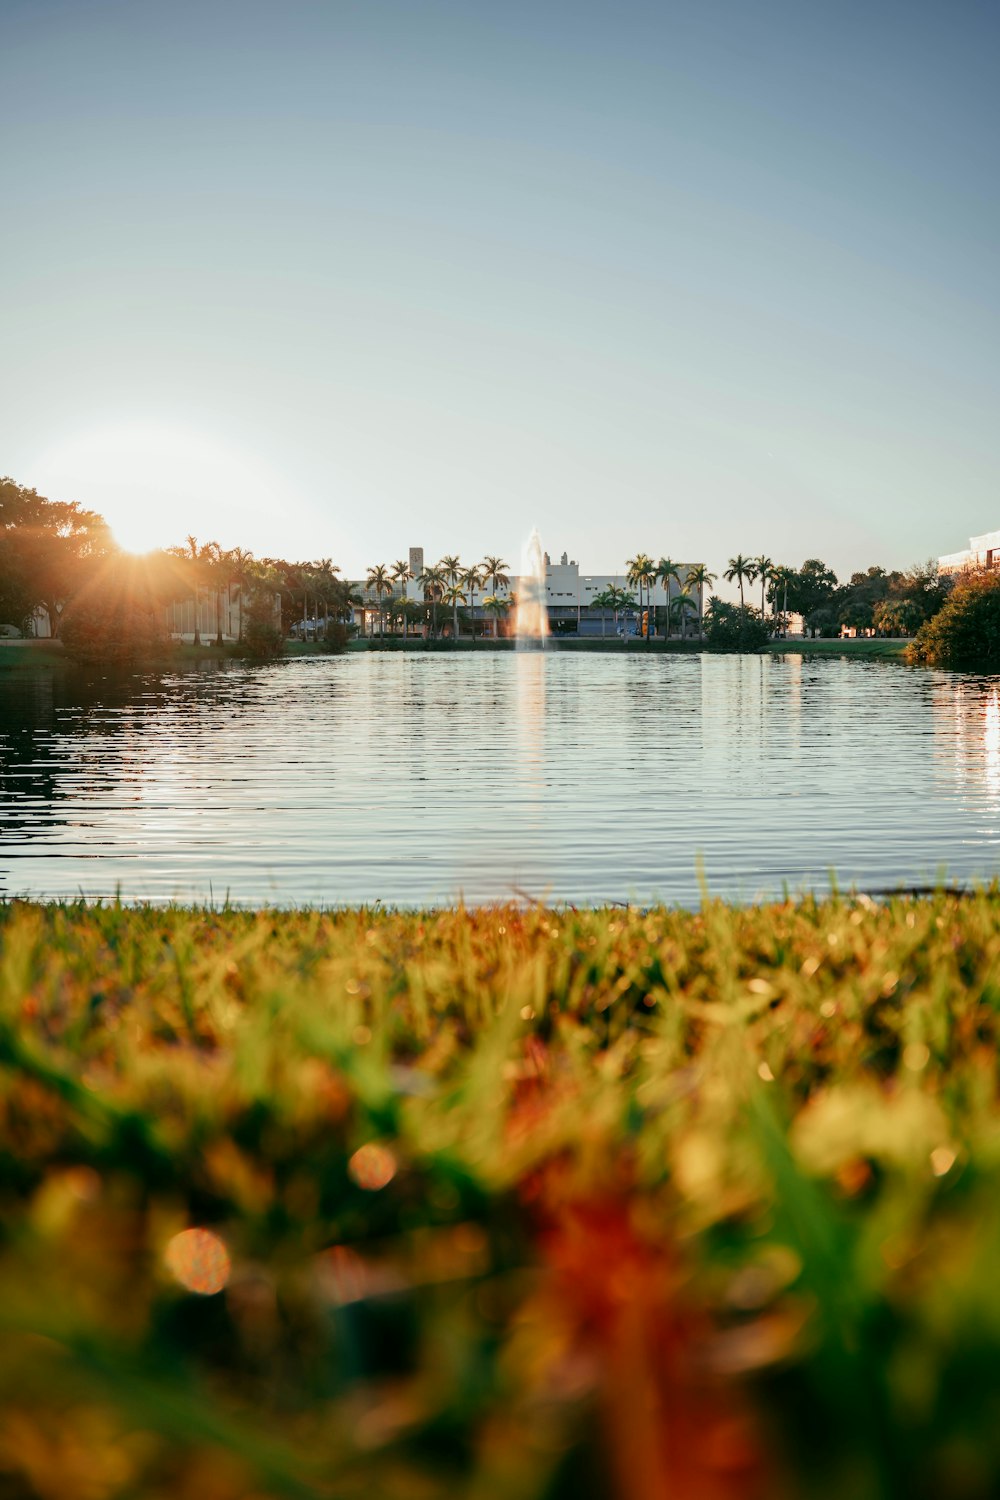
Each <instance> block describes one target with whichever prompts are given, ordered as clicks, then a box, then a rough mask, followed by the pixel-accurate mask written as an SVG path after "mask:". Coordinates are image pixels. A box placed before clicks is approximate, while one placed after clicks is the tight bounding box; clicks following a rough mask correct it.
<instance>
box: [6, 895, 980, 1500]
mask: <svg viewBox="0 0 1000 1500" xmlns="http://www.w3.org/2000/svg"><path fill="white" fill-rule="evenodd" d="M998 976H1000V894H998V893H997V892H992V893H990V894H984V895H979V896H975V897H969V898H964V899H963V898H959V897H956V896H950V895H946V894H941V895H938V896H935V897H933V898H930V899H926V900H912V901H911V900H899V901H893V902H890V903H888V904H886V905H884V906H875V905H873V904H872V903H871V902H869V901H868V900H863V901H859V902H854V901H850V900H835V901H831V902H826V903H813V902H811V901H807V902H805V903H804V904H801V905H791V904H789V905H784V906H777V907H770V908H761V909H748V910H739V909H733V908H727V907H725V906H722V905H715V906H711V907H708V908H706V909H705V910H704V911H703V912H701V913H698V914H685V913H677V912H666V911H652V912H649V913H639V912H635V911H626V910H615V911H603V912H602V911H596V912H590V911H580V912H576V911H559V912H556V911H547V910H543V909H530V910H519V909H514V908H505V909H495V910H484V911H480V912H464V911H461V910H459V911H444V912H440V913H436V914H419V913H416V914H407V915H395V914H392V913H384V912H380V911H370V910H369V911H366V910H361V911H355V912H345V913H341V914H322V913H317V912H289V913H275V912H256V913H253V912H251V913H240V912H232V911H222V912H218V911H217V912H206V911H202V912H198V911H189V910H179V909H171V910H166V911H148V910H128V909H120V908H115V907H110V908H86V907H84V906H69V907H35V906H30V905H25V904H20V903H17V904H13V905H8V906H6V907H0V1200H2V1220H0V1222H2V1223H3V1226H4V1228H3V1235H2V1238H0V1326H2V1329H3V1339H2V1340H0V1491H2V1493H4V1494H6V1495H10V1496H12V1497H14V1496H16V1497H25V1500H29V1497H42V1500H47V1497H57V1496H58V1497H75V1496H87V1497H91V1496H94V1497H97V1500H126V1497H138V1496H141V1497H143V1500H146V1497H162V1500H167V1497H169V1496H175V1495H180V1494H185V1495H197V1496H198V1497H199V1500H248V1497H251V1496H253V1497H256V1500H260V1497H264V1496H300V1497H308V1496H316V1497H320V1496H328V1497H334V1496H335V1497H338V1500H339V1497H350V1496H358V1497H362V1496H374V1495H378V1496H414V1497H427V1500H437V1497H441V1500H445V1497H448V1500H454V1497H469V1500H494V1497H496V1500H532V1497H539V1500H541V1497H543V1496H544V1497H549V1500H562V1497H565V1500H569V1497H571V1496H572V1497H595V1500H596V1497H608V1500H611V1497H614V1500H649V1497H657V1500H658V1497H661V1496H663V1497H666V1496H680V1497H683V1500H715V1497H719V1500H721V1497H724V1496H725V1497H750V1496H754V1497H756V1496H760V1497H762V1500H763V1497H767V1500H774V1497H786V1496H787V1497H793V1496H801V1497H809V1500H813V1497H831V1500H832V1497H835V1496H836V1497H838V1500H840V1497H842V1496H844V1495H848V1494H849V1495H851V1496H852V1497H876V1496H878V1497H881V1496H900V1497H902V1496H906V1497H908V1500H909V1497H921V1496H927V1497H931V1496H940V1495H949V1496H957V1495H961V1496H966V1497H971V1496H983V1497H985V1496H988V1495H994V1494H996V1493H997V1492H998V1488H1000V1429H998V1427H997V1424H996V1421H995V1412H996V1410H997V1403H998V1400H1000V1282H998V1279H997V1276H996V1265H997V1256H998V1254H1000V1209H998V1204H1000V1144H998V1143H1000V1107H998V1100H997V1082H998V1061H1000V1059H998V1053H997V1031H998V1014H1000V978H998Z"/></svg>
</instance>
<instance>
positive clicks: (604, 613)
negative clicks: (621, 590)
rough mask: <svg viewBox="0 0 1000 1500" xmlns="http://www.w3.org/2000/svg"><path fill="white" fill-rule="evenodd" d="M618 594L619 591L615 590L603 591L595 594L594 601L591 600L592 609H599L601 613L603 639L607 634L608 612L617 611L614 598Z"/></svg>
mask: <svg viewBox="0 0 1000 1500" xmlns="http://www.w3.org/2000/svg"><path fill="white" fill-rule="evenodd" d="M617 592H618V591H617V589H615V588H608V589H602V590H601V592H600V593H599V594H595V595H594V597H593V599H591V601H590V607H591V609H599V610H600V611H601V635H602V637H603V636H604V635H606V634H607V623H608V610H609V609H615V607H616V606H615V601H614V596H615V594H617Z"/></svg>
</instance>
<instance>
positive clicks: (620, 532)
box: [0, 0, 1000, 574]
mask: <svg viewBox="0 0 1000 1500" xmlns="http://www.w3.org/2000/svg"><path fill="white" fill-rule="evenodd" d="M998 57H1000V8H998V6H997V5H996V4H995V3H994V0H983V3H972V0H935V3H927V0H905V3H904V0H898V3H897V0H837V3H833V0H827V3H821V0H690V3H685V4H671V3H669V0H663V3H655V4H653V3H651V4H643V3H637V0H624V3H621V0H620V3H615V4H611V3H607V4H588V3H564V0H556V3H545V0H527V3H522V0H505V3H503V4H499V3H487V0H477V3H464V4H458V3H448V0H434V3H426V4H425V3H420V0H396V3H390V0H356V3H350V4H341V3H333V0H331V3H326V4H322V3H303V0H282V3H280V4H278V3H269V4H267V5H261V4H255V3H253V0H249V3H248V0H228V3H218V0H197V3H188V0H171V3H170V4H165V3H162V0H157V3H148V0H119V3H108V0H86V3H82V0H67V3H55V0H0V58H2V64H3V73H2V79H3V82H2V88H0V182H2V191H3V200H2V201H3V205H4V209H5V227H4V233H3V235H2V236H0V277H2V287H3V296H2V303H0V472H4V471H7V472H10V473H12V474H13V475H14V476H15V477H16V478H18V479H20V480H21V481H22V482H24V483H27V484H34V485H36V486H37V487H38V488H39V489H40V490H42V491H43V492H45V493H48V494H50V495H52V496H53V497H54V498H61V499H80V500H82V501H84V502H85V503H88V504H91V505H95V506H97V507H98V508H102V509H104V510H105V511H106V512H107V513H108V514H109V517H110V518H111V519H112V521H113V523H114V524H115V525H116V526H118V527H119V529H120V530H121V531H122V533H123V534H126V533H127V534H129V535H131V537H132V538H133V539H136V540H145V539H146V538H147V537H148V539H149V540H163V541H171V540H179V539H180V538H181V537H182V536H183V534H184V533H185V532H187V531H190V530H193V531H195V532H196V533H197V534H198V535H199V536H200V537H201V538H203V539H207V538H208V537H210V536H216V537H217V538H218V540H220V541H221V542H222V543H223V544H224V545H232V544H235V543H237V542H243V543H244V544H246V545H249V546H251V547H252V548H253V549H254V550H255V551H257V552H258V553H266V552H274V553H284V554H286V555H289V554H292V555H298V556H331V557H333V558H334V560H335V561H337V562H339V563H340V564H341V565H342V566H343V567H344V569H345V571H346V572H348V573H349V574H356V573H358V572H360V571H361V570H362V569H363V568H364V567H365V566H366V565H367V564H369V563H372V562H377V561H392V560H393V559H394V558H396V557H399V556H404V555H405V549H406V548H407V547H408V546H409V545H411V544H418V543H422V544H423V545H424V547H425V548H426V549H427V553H428V555H429V556H437V555H439V554H440V553H442V552H444V551H451V550H456V551H459V552H460V553H461V554H462V555H463V556H464V557H466V558H467V559H469V560H473V559H474V558H476V557H477V556H480V555H482V554H483V553H484V552H486V551H496V552H500V553H501V554H503V555H504V556H505V557H507V558H508V559H509V560H511V561H513V562H516V561H517V557H518V554H519V551H520V546H521V542H522V540H523V538H524V537H525V536H526V535H527V533H528V532H529V530H530V528H531V527H532V525H537V526H538V528H539V530H540V531H541V533H542V537H543V541H544V542H545V544H546V545H547V546H548V548H549V550H550V551H552V552H554V553H558V552H560V551H562V549H563V548H564V547H565V548H566V549H568V550H569V552H570V554H571V555H572V556H574V557H577V558H579V559H580V561H581V562H582V563H583V564H584V566H585V567H588V568H593V569H597V568H608V569H611V568H614V567H617V566H620V565H621V562H622V560H623V559H624V558H625V557H627V556H630V555H631V554H632V553H633V552H635V551H636V550H638V549H641V550H645V551H650V552H653V553H654V554H655V555H657V556H658V555H660V554H661V553H669V554H671V555H673V556H675V557H679V558H681V559H683V560H694V559H705V560H707V561H708V562H709V563H710V564H712V565H714V566H718V565H720V564H723V563H724V562H725V559H726V557H727V556H729V555H730V554H732V553H734V552H736V551H737V550H742V551H744V552H750V553H756V552H759V551H762V550H763V551H765V552H767V553H769V554H770V555H771V556H773V557H774V558H775V559H777V560H782V561H790V562H793V563H798V562H801V561H802V559H803V558H804V557H806V556H809V555H819V556H822V557H823V558H825V559H826V560H827V561H828V562H829V563H831V564H832V565H833V566H834V567H835V568H836V569H837V570H838V572H840V573H842V574H843V573H845V572H849V571H850V570H851V569H852V568H853V567H855V566H864V565H867V564H868V563H870V562H882V563H884V564H886V565H905V564H907V563H908V562H911V561H913V560H915V559H918V558H923V557H926V556H928V555H930V554H932V553H937V552H939V551H950V550H953V549H955V548H956V547H959V546H962V545H964V542H965V538H966V537H967V535H968V534H969V533H970V532H971V531H980V530H985V529H987V528H995V527H997V526H1000V485H998V483H997V479H998V470H1000V465H998V457H997V428H998V420H997V415H998V412H1000V400H998V397H1000V316H998V314H1000V277H998V270H1000V263H998V262H1000V258H998V241H1000V209H998V195H997V192H996V160H997V150H998V135H1000V132H998V126H1000V87H998V81H1000V80H998Z"/></svg>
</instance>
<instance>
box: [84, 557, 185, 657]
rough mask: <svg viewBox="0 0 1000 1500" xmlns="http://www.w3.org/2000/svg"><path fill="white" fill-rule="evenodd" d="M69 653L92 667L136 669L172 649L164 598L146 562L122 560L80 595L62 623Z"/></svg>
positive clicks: (122, 558)
mask: <svg viewBox="0 0 1000 1500" xmlns="http://www.w3.org/2000/svg"><path fill="white" fill-rule="evenodd" d="M62 639H63V644H64V645H65V648H66V654H67V656H69V657H70V658H72V659H73V660H74V661H78V662H81V663H84V664H85V665H87V666H101V667H108V666H120V667H134V666H140V665H142V664H144V663H147V662H151V661H154V660H156V659H157V658H158V657H161V656H164V655H165V654H166V653H167V651H168V649H169V643H168V640H167V635H166V631H165V630H164V629H163V626H162V624H161V618H160V600H159V598H158V597H157V595H156V591H155V588H154V587H153V585H152V580H151V574H150V571H149V570H148V569H147V568H146V566H145V559H140V558H132V557H122V556H119V557H118V558H116V559H115V560H114V561H112V562H109V563H108V564H107V566H106V567H104V568H103V569H102V570H101V574H100V578H99V580H98V581H95V583H94V586H93V587H89V588H84V589H81V590H79V591H78V592H77V594H76V595H75V596H74V598H73V599H72V600H71V601H70V603H69V604H68V605H67V606H66V609H65V612H64V616H63V622H62Z"/></svg>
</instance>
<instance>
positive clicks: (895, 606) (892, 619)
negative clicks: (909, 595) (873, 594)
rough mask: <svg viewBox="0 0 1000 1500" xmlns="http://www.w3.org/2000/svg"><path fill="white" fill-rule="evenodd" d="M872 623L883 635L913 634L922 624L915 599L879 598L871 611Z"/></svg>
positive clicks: (921, 617)
mask: <svg viewBox="0 0 1000 1500" xmlns="http://www.w3.org/2000/svg"><path fill="white" fill-rule="evenodd" d="M872 623H873V625H874V627H875V629H876V630H879V631H881V632H882V634H883V635H913V634H914V632H915V631H916V630H918V629H919V627H920V626H921V625H922V624H923V615H922V614H921V610H920V605H919V604H918V603H917V602H916V600H915V599H880V600H879V602H878V603H877V604H876V605H875V608H874V609H873V611H872Z"/></svg>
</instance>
